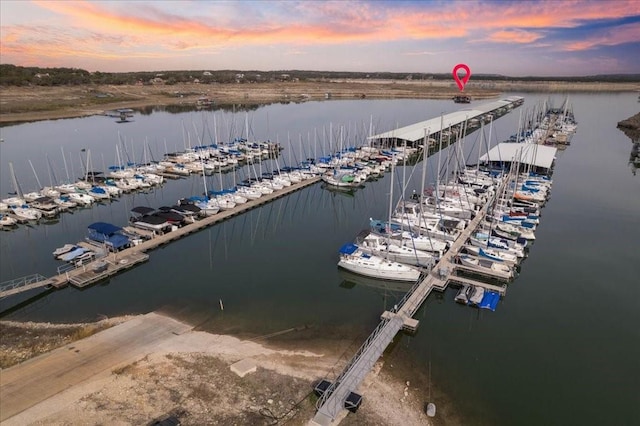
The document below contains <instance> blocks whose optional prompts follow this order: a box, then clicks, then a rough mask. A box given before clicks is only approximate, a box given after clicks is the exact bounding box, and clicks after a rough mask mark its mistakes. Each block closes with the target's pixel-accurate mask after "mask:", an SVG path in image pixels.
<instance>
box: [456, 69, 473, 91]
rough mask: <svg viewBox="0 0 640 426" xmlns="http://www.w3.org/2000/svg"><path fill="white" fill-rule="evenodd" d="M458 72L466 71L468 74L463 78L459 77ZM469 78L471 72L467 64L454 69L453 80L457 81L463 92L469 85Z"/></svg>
mask: <svg viewBox="0 0 640 426" xmlns="http://www.w3.org/2000/svg"><path fill="white" fill-rule="evenodd" d="M458 70H464V71H465V72H466V74H465V75H463V76H462V77H458ZM469 77H471V70H470V69H469V67H468V66H467V64H458V65H456V66H455V67H453V79H454V80H455V81H456V84H457V85H458V88H459V89H460V91H461V92H462V91H463V90H464V86H465V84H467V81H469Z"/></svg>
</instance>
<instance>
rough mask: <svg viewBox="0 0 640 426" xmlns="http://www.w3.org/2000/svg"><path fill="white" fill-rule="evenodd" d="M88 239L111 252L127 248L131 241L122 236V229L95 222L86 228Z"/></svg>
mask: <svg viewBox="0 0 640 426" xmlns="http://www.w3.org/2000/svg"><path fill="white" fill-rule="evenodd" d="M87 230H88V232H89V236H88V238H89V239H90V240H92V241H95V242H98V243H102V244H104V245H106V246H107V247H108V248H109V249H110V250H112V251H118V250H122V249H124V248H127V247H128V246H129V244H130V243H131V241H130V240H129V237H127V236H126V235H124V234H122V233H121V231H122V228H120V227H119V226H115V225H112V224H110V223H105V222H95V223H92V224H91V225H89V226H88V227H87Z"/></svg>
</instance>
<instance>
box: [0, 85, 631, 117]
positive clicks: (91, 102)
mask: <svg viewBox="0 0 640 426" xmlns="http://www.w3.org/2000/svg"><path fill="white" fill-rule="evenodd" d="M504 92H524V93H527V92H537V93H550V94H554V93H602V92H612V93H620V92H640V82H638V83H580V82H547V81H515V80H514V81H471V82H469V83H468V84H467V86H466V87H465V92H464V93H465V94H467V95H469V96H471V98H472V99H473V100H481V99H491V98H497V97H499V96H501V95H502V94H503V93H504ZM459 93H460V92H459V91H458V90H457V87H456V86H455V84H454V83H453V81H442V80H349V79H343V80H326V81H299V82H273V83H238V84H234V83H225V84H219V83H214V84H195V83H189V84H175V85H146V86H143V85H123V86H113V85H82V86H57V87H46V86H31V87H29V86H27V87H16V86H10V87H0V126H7V125H15V124H19V123H26V122H34V121H41V120H54V119H62V118H77V117H85V116H92V115H101V114H104V112H105V111H109V110H115V109H119V108H132V109H140V108H145V107H154V106H170V105H180V106H191V107H193V108H194V109H195V108H196V106H197V102H198V99H200V98H202V97H205V98H207V99H209V100H210V101H212V102H213V109H214V110H215V109H217V108H218V107H220V106H225V105H228V106H232V105H245V106H255V105H268V104H272V103H300V102H307V101H320V100H345V99H441V100H443V99H452V98H453V96H454V95H456V94H459Z"/></svg>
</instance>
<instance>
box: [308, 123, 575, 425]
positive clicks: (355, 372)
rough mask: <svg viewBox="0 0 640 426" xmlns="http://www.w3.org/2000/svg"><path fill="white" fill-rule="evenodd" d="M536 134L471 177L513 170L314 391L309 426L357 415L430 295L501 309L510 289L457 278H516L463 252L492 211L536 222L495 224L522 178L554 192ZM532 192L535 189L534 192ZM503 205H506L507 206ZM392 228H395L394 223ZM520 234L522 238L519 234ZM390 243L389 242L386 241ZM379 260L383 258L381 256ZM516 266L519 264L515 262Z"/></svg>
mask: <svg viewBox="0 0 640 426" xmlns="http://www.w3.org/2000/svg"><path fill="white" fill-rule="evenodd" d="M544 120H545V121H551V123H552V125H551V126H549V127H552V126H553V127H555V126H554V124H555V123H556V122H557V121H561V122H564V121H565V120H568V121H569V122H570V123H571V124H574V123H575V122H574V119H573V116H571V117H565V116H560V117H559V116H558V115H557V113H556V112H555V111H549V112H547V114H546V115H545V117H544ZM409 128H411V126H409ZM536 131H538V128H537V127H536V128H535V129H531V133H532V134H533V133H535V132H536ZM519 132H520V130H518V133H519ZM573 132H575V127H572V128H571V130H570V131H567V133H566V135H565V137H564V139H563V140H565V141H567V140H570V138H571V136H572V135H573ZM538 133H539V134H538V137H533V138H532V140H531V141H529V142H521V143H512V144H507V145H506V146H508V147H509V148H508V149H509V151H510V152H511V155H509V154H507V155H505V156H504V157H499V158H500V159H501V160H502V161H500V162H499V166H500V168H494V169H489V170H487V171H486V174H483V175H479V174H478V173H477V170H476V174H475V175H474V176H473V178H471V179H470V180H472V181H473V182H474V183H475V184H478V182H481V183H487V182H489V183H490V184H495V182H496V180H495V179H494V180H493V181H491V180H489V176H490V175H491V172H492V171H494V170H495V171H499V172H500V173H503V172H504V171H505V163H507V165H508V167H509V173H508V174H507V175H506V176H501V177H499V178H498V184H497V185H496V188H495V192H491V195H490V196H489V198H488V199H486V200H484V204H483V206H482V208H481V209H480V210H476V209H475V208H473V206H468V208H469V209H473V210H474V218H473V220H471V221H470V222H469V223H468V224H466V227H465V228H464V229H463V230H462V231H461V232H460V233H458V234H456V236H455V239H454V240H453V242H452V244H450V246H449V247H448V249H447V251H446V253H445V254H444V255H442V256H440V258H439V260H438V262H437V264H436V265H435V266H434V267H433V268H420V276H419V278H418V279H417V280H416V282H415V284H414V286H413V287H412V288H411V289H410V290H409V291H408V292H407V293H406V295H405V296H404V297H403V299H402V300H401V301H400V302H399V303H397V304H395V305H394V307H393V309H392V310H387V311H384V312H383V313H382V315H381V317H380V320H381V321H380V323H379V325H378V327H376V329H375V330H374V331H373V332H372V333H371V334H370V335H369V337H368V338H367V339H366V340H365V342H364V344H363V345H362V346H361V347H360V349H359V350H358V351H357V352H356V354H355V355H354V356H353V357H352V359H351V360H350V361H349V362H348V363H347V365H346V367H344V369H343V370H342V372H341V373H340V374H339V375H338V376H337V377H336V378H335V379H330V378H327V377H325V378H323V379H322V380H321V382H320V383H321V384H322V386H320V387H316V389H315V391H316V394H317V395H318V397H319V399H318V401H317V403H316V408H317V412H316V414H315V416H314V417H313V419H312V420H311V422H310V424H313V425H320V426H328V425H330V424H334V422H335V421H336V419H339V418H340V416H341V415H342V413H343V412H344V411H345V410H349V411H352V412H355V411H357V409H358V408H359V405H360V404H361V402H362V395H360V394H359V393H358V392H360V390H359V388H360V384H361V383H362V381H363V380H364V379H365V377H366V376H367V374H369V372H370V371H371V369H372V368H373V366H374V364H375V363H376V362H377V361H378V359H379V358H380V357H381V356H382V354H383V352H384V351H385V350H386V348H387V347H388V346H389V345H390V344H391V342H392V340H393V339H394V337H395V335H396V334H397V333H399V332H400V331H401V330H404V331H406V332H410V333H415V332H416V331H417V329H418V325H419V321H418V320H416V319H414V318H413V316H414V315H415V313H416V312H417V311H418V309H419V308H420V307H421V306H422V305H423V303H424V302H425V300H426V299H427V297H428V296H429V295H430V294H431V292H432V290H438V291H440V292H443V291H445V290H446V288H447V285H448V284H449V283H456V284H457V285H462V289H463V291H464V292H465V293H466V294H465V295H464V298H463V299H460V298H459V297H458V296H457V297H456V302H458V303H461V301H462V303H464V304H469V305H472V306H476V307H480V306H482V307H485V308H488V309H491V310H492V311H493V310H495V306H496V305H497V303H498V300H499V298H500V297H503V296H504V295H505V294H506V284H505V285H502V286H495V285H492V284H488V283H486V282H484V281H483V280H481V279H479V278H476V279H470V278H466V277H462V276H459V274H458V272H467V273H470V274H473V275H476V276H477V277H485V278H491V279H498V280H501V281H505V282H509V281H511V280H512V279H513V277H514V276H513V274H512V273H511V272H512V270H511V268H510V267H509V266H507V265H505V264H504V263H503V262H504V261H503V259H501V258H497V257H495V256H496V255H492V256H489V255H487V253H485V252H484V251H483V249H482V248H479V255H480V256H481V257H482V258H477V257H470V256H468V255H462V256H461V250H463V249H464V248H465V246H464V245H465V244H466V243H467V241H468V239H469V238H470V237H471V235H472V233H476V231H477V230H478V229H479V227H480V225H481V224H482V225H484V224H486V222H487V219H489V218H488V217H487V214H488V213H489V212H490V210H491V212H490V214H491V215H492V216H493V217H492V218H490V219H492V220H491V221H490V223H492V222H493V221H495V220H501V221H506V222H508V220H507V219H511V218H516V217H517V218H518V220H519V223H525V222H526V221H528V220H531V219H532V215H531V214H530V213H526V214H525V213H522V214H520V213H517V212H518V211H517V210H516V211H514V210H508V211H507V213H508V214H507V217H506V218H505V217H501V218H500V219H497V218H498V217H500V214H498V215H496V210H499V209H500V206H501V204H500V198H501V197H503V194H505V193H506V191H507V189H508V188H511V192H512V195H511V196H512V197H513V198H512V199H511V202H515V201H517V198H516V197H515V195H517V194H518V193H519V192H520V191H521V190H520V189H519V187H518V185H519V179H520V178H522V179H523V181H522V182H523V183H522V191H525V190H526V191H536V192H537V191H540V190H541V189H542V187H543V186H541V185H547V184H548V185H549V186H548V187H546V188H550V185H551V180H550V174H551V171H552V169H553V159H554V158H555V157H554V154H555V151H556V150H555V148H548V147H542V148H543V149H541V157H542V158H541V160H540V162H538V157H537V155H536V154H537V148H538V145H540V144H543V143H544V142H545V141H546V140H548V137H549V130H548V128H545V129H544V131H542V132H538ZM427 138H428V134H425V136H424V140H425V147H424V149H425V150H426V140H427ZM495 149H497V152H499V153H500V151H501V149H500V145H498V147H497V148H495ZM506 150H507V148H506V147H502V151H506ZM551 151H552V152H551ZM525 152H526V153H528V157H526V156H525V155H524V153H525ZM531 152H533V154H531ZM497 158H498V157H495V156H494V157H493V158H491V157H490V156H488V157H484V158H482V157H481V158H480V159H479V161H480V162H483V163H484V164H492V165H493V166H494V167H495V166H496V164H495V163H496V162H497V161H496V160H497ZM521 164H522V166H523V167H524V168H526V170H530V171H528V172H527V173H526V176H522V177H521V176H520V165H521ZM514 165H515V169H514ZM514 170H515V174H514V176H513V177H512V176H511V173H512V172H514ZM469 172H470V171H469V170H466V171H463V172H462V173H463V174H465V175H466V173H469ZM538 172H544V173H545V175H538ZM392 176H393V166H392ZM423 179H424V178H423ZM512 179H513V180H512ZM447 185H450V183H449V182H447V183H446V184H445V188H448V186H447ZM534 186H535V187H536V188H534ZM436 188H439V182H436ZM484 188H485V189H486V188H487V186H484ZM525 188H526V189H525ZM458 191H460V192H462V191H463V187H460V188H459V189H458V188H456V193H458ZM445 193H446V190H445ZM392 194H393V181H392V188H391V195H390V197H392ZM547 196H548V195H547ZM417 198H418V200H419V201H420V205H422V204H423V200H422V197H417ZM544 201H546V197H545V198H544V199H541V202H540V205H541V206H542V205H543V203H544ZM502 202H504V200H503V201H502ZM508 206H509V207H508V209H512V208H513V204H508ZM536 207H537V205H536ZM420 210H422V209H420ZM390 216H391V212H390ZM536 218H537V216H536ZM389 223H391V221H390V222H389ZM398 224H399V225H400V226H403V225H405V223H403V222H399V223H398ZM409 229H410V228H409ZM385 231H386V233H387V235H388V234H389V233H391V232H392V231H391V229H390V228H389V226H387V227H386V228H385ZM427 232H428V231H427ZM516 234H517V235H519V233H516ZM387 238H389V237H388V236H387ZM356 244H362V240H356ZM488 244H489V242H487V246H486V247H489V246H488ZM356 248H357V246H356ZM387 250H388V249H387ZM486 250H487V252H488V253H493V252H490V251H489V250H492V249H486ZM341 253H342V256H350V257H353V256H354V253H356V252H355V250H353V249H349V250H347V251H345V249H344V247H343V249H341ZM496 254H499V252H496ZM356 255H357V256H365V254H362V255H358V254H357V253H356ZM371 256H372V255H371V254H366V257H367V261H368V262H370V265H371V266H370V267H372V268H378V270H379V271H380V272H379V275H378V276H377V278H389V272H388V271H386V270H385V269H384V268H385V267H386V266H385V267H382V266H374V265H376V264H375V263H371V260H370V258H371ZM379 256H385V255H384V254H383V253H381V254H380V255H379ZM505 256H506V255H505ZM487 257H489V258H487ZM343 259H344V258H343ZM465 259H469V261H465ZM514 259H515V256H514ZM347 260H348V262H347V263H342V261H341V262H340V263H338V265H339V266H342V267H344V268H347V269H349V270H351V271H352V272H355V273H358V272H359V271H362V272H360V273H363V274H365V275H369V276H373V274H374V272H373V271H371V272H369V271H363V270H362V267H361V266H357V267H352V265H351V264H350V263H349V262H351V260H350V259H347ZM394 260H398V261H400V262H403V263H404V262H405V261H403V260H399V259H394ZM470 260H473V262H471V261H470ZM388 261H390V260H388ZM482 262H484V263H486V264H488V265H490V267H489V266H482V265H483V264H482ZM515 262H516V263H517V260H516V261H515ZM389 265H391V264H389ZM498 266H500V267H502V269H500V268H498ZM505 271H507V272H509V274H508V275H505V273H504V272H505ZM398 280H399V277H398ZM469 295H470V297H469ZM338 422H339V420H338Z"/></svg>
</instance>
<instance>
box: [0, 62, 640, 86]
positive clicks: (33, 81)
mask: <svg viewBox="0 0 640 426" xmlns="http://www.w3.org/2000/svg"><path fill="white" fill-rule="evenodd" d="M330 79H384V80H449V79H451V74H450V73H444V74H432V73H391V72H346V71H344V72H343V71H303V70H280V71H255V70H250V71H243V70H218V71H207V70H187V71H145V72H122V73H107V72H99V71H96V72H89V71H86V70H83V69H79V68H40V67H22V66H16V65H11V64H1V65H0V86H28V85H36V86H60V85H81V84H153V83H158V82H161V83H163V84H169V85H170V84H176V83H188V82H198V83H202V84H210V83H256V82H272V81H304V80H330ZM473 79H474V80H476V81H477V80H486V81H564V82H606V83H633V82H640V74H611V75H593V76H581V77H578V76H576V77H538V76H527V77H510V76H505V75H499V74H474V75H473Z"/></svg>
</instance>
